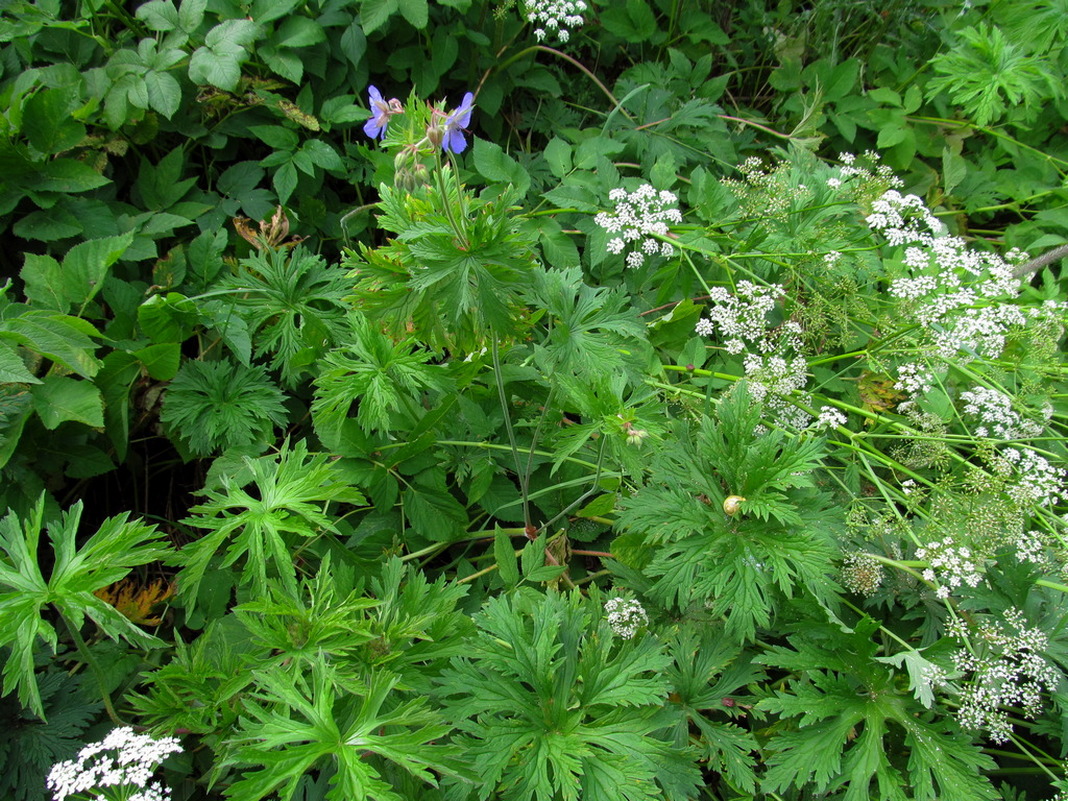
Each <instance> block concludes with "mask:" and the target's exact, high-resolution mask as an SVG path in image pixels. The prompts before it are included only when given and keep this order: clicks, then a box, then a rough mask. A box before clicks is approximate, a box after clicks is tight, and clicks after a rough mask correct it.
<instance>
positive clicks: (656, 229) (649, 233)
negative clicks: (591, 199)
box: [594, 184, 682, 267]
mask: <svg viewBox="0 0 1068 801" xmlns="http://www.w3.org/2000/svg"><path fill="white" fill-rule="evenodd" d="M608 199H609V200H611V201H612V202H613V203H615V204H616V210H615V213H614V214H609V213H608V212H606V211H602V212H601V213H599V214H598V215H597V216H596V217H594V222H596V223H597V224H598V225H599V226H601V228H603V229H604V230H605V231H607V232H608V233H609V234H618V236H615V237H613V238H612V239H610V240H608V252H609V253H614V254H616V255H619V254H620V253H622V252H623V251H624V250H626V249H627V248H628V246H631V247H633V250H631V251H630V252H629V253H628V254H627V266H628V267H641V266H642V264H644V263H645V257H646V256H656V255H660V256H670V255H672V254H673V253H674V252H675V248H673V247H672V246H671V243H669V242H662V241H660V240H659V239H657V238H656V237H658V236H667V235H668V232H669V228H668V223H681V222H682V213H681V212H680V211H679V210H678V208H676V204H677V203H678V202H679V199H678V197H676V196H675V194H674V193H673V192H668V191H667V190H661V191H659V192H657V191H656V190H655V189H653V187H652V186H650V185H649V184H643V185H642V186H639V187H638V188H637V189H636V190H634V191H633V192H630V193H628V192H627V190H626V189H620V188H616V189H613V190H612V191H611V192H609V193H608Z"/></svg>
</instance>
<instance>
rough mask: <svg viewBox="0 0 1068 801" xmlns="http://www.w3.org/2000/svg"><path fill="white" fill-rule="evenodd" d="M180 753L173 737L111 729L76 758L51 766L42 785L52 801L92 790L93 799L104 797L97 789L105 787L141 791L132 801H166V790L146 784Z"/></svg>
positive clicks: (58, 800)
mask: <svg viewBox="0 0 1068 801" xmlns="http://www.w3.org/2000/svg"><path fill="white" fill-rule="evenodd" d="M181 750H182V747H181V745H180V744H179V742H178V739H177V738H175V737H163V738H161V739H158V740H157V739H155V738H153V737H151V736H149V735H147V734H137V733H135V732H134V730H133V729H132V728H130V727H129V726H124V727H121V728H118V729H113V730H112V731H111V733H110V734H108V735H107V736H106V737H105V738H104V739H103V740H101V741H100V742H97V743H90V744H89V745H86V746H85V747H84V748H82V749H81V751H79V752H78V756H77V758H76V759H71V760H66V761H65V762H59V763H57V764H56V765H53V766H52V769H51V770H50V771H49V773H48V778H47V780H46V782H45V784H46V786H47V787H48V789H49V790H51V791H52V798H53V801H64V799H65V798H67V797H68V796H71V795H75V794H84V793H88V792H94V791H95V793H96V794H95V795H94V796H93V797H94V798H103V797H104V796H103V795H101V794H100V790H102V789H104V788H108V787H119V788H125V789H127V790H129V789H132V788H134V787H137V788H141V789H140V791H139V792H136V793H134V794H133V795H130V796H129V798H130V799H131V801H133V800H134V799H137V800H138V801H167V800H168V799H169V798H170V790H169V789H166V788H164V787H163V785H162V784H160V783H159V782H155V783H153V784H152V785H150V786H147V787H146V785H147V784H148V780H149V779H150V778H151V776H152V774H153V773H154V772H155V770H156V768H157V767H158V766H159V763H160V762H162V761H163V760H164V759H166V758H167V757H168V756H170V755H171V754H176V753H178V752H179V751H181ZM108 752H114V753H108ZM123 797H126V796H125V795H124V796H123Z"/></svg>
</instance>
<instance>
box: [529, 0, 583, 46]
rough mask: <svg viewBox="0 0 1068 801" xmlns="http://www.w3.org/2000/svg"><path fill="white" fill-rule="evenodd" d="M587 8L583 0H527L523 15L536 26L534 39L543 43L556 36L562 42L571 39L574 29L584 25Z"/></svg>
mask: <svg viewBox="0 0 1068 801" xmlns="http://www.w3.org/2000/svg"><path fill="white" fill-rule="evenodd" d="M586 8H587V6H586V3H585V2H583V0H525V2H524V3H523V13H524V15H525V16H526V18H527V22H529V23H530V24H531V25H533V26H534V37H535V38H536V39H537V40H538V41H539V42H543V41H545V39H546V38H547V37H549V36H553V35H555V37H556V38H557V39H559V40H560V41H561V42H566V41H567V40H568V39H570V38H571V30H570V29H572V28H577V27H579V26H580V25H582V22H583V19H582V14H583V12H584V11H585V10H586Z"/></svg>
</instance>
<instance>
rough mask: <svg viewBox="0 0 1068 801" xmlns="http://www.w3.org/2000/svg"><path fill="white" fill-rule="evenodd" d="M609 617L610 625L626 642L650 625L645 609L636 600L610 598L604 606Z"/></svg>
mask: <svg viewBox="0 0 1068 801" xmlns="http://www.w3.org/2000/svg"><path fill="white" fill-rule="evenodd" d="M604 611H605V614H606V615H608V625H609V626H611V627H612V631H614V632H615V633H616V634H617V635H619V636H620V637H622V638H623V639H624V640H630V639H632V638H633V637H634V635H635V634H637V633H638V631H639V630H640V629H641V628H643V627H644V626H647V625H648V624H649V616H648V615H647V614H645V609H644V608H643V607H642V605H641V604H640V603H638V602H637V601H635V600H628V599H626V598H609V599H608V600H607V601H605V605H604Z"/></svg>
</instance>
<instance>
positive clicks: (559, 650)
mask: <svg viewBox="0 0 1068 801" xmlns="http://www.w3.org/2000/svg"><path fill="white" fill-rule="evenodd" d="M475 622H476V624H477V625H478V627H479V634H478V637H477V638H475V639H474V640H473V641H471V642H470V644H469V647H468V649H467V652H466V653H465V655H464V656H461V657H455V658H454V659H453V660H452V664H451V667H450V668H449V669H448V670H446V671H445V672H444V673H443V675H442V678H441V684H442V689H441V695H442V696H443V697H444V698H445V702H446V704H447V705H448V707H449V708H450V710H451V711H452V712H453V714H454V715H456V716H457V717H458V718H460V723H459V724H458V725H459V728H460V729H461V730H462V731H464V732H465V736H464V737H462V738H461V742H462V744H463V745H464V748H465V750H466V751H467V753H468V754H469V755H470V757H471V759H472V760H473V767H474V770H475V772H476V773H477V774H478V776H479V777H480V778H481V779H482V780H483V783H482V785H481V786H480V787H479V797H480V798H483V799H485V798H489V797H491V796H494V797H497V798H501V799H508V800H509V801H512V800H513V799H514V800H515V801H520V800H521V801H529V800H530V799H545V801H552V800H554V799H575V800H577V799H580V798H581V799H583V801H601V800H602V799H605V801H607V800H608V799H618V798H619V797H623V798H628V799H633V800H634V801H647V800H651V799H662V798H665V797H667V796H666V793H665V788H666V787H667V786H670V787H672V788H678V787H684V788H686V789H685V790H684V791H682V792H681V794H680V795H679V796H678V797H682V796H683V795H685V794H688V793H689V792H692V791H693V789H694V787H695V783H696V782H697V781H698V777H697V774H696V771H695V770H694V767H693V764H692V762H691V761H690V759H689V757H690V754H689V752H688V749H686V748H685V747H683V748H678V747H677V746H675V745H673V744H671V743H669V742H666V741H664V740H661V739H658V738H657V737H655V736H653V733H654V732H655V731H657V730H659V729H661V728H663V727H664V725H665V723H664V721H663V720H660V719H657V715H658V712H659V710H660V708H661V706H662V704H663V699H664V697H665V694H666V692H667V684H666V679H665V676H664V669H665V667H666V666H667V664H668V661H669V659H668V657H667V655H666V654H665V653H664V648H663V645H662V644H661V643H660V642H658V641H657V640H656V639H655V638H654V637H652V636H639V637H636V638H635V639H633V640H622V639H620V638H618V637H614V636H613V634H612V632H611V630H610V629H609V627H608V625H607V622H606V621H605V620H604V619H603V610H602V608H601V599H600V597H599V596H595V597H594V598H593V599H592V600H589V599H583V598H582V596H581V595H579V594H578V593H574V594H572V595H569V596H561V595H558V594H555V593H551V594H546V595H542V594H540V593H537V592H533V591H529V590H523V589H520V590H518V591H516V592H515V593H514V594H512V595H509V596H501V597H497V598H491V599H490V600H488V601H487V602H486V604H485V606H484V607H483V610H482V612H480V613H479V615H478V616H477V617H476V619H475Z"/></svg>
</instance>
